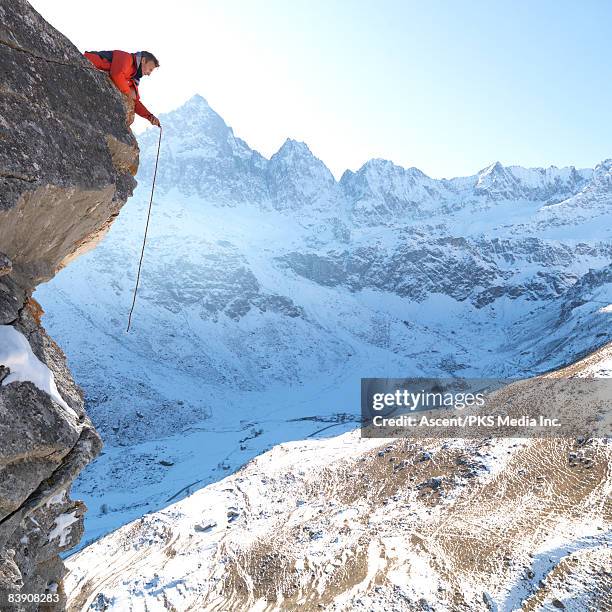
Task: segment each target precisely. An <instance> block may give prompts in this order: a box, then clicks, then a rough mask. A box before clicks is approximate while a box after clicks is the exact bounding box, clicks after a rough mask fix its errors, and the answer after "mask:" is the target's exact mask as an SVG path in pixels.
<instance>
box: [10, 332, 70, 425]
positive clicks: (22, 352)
mask: <svg viewBox="0 0 612 612" xmlns="http://www.w3.org/2000/svg"><path fill="white" fill-rule="evenodd" d="M0 365H3V366H6V367H8V368H9V369H10V371H11V372H10V374H9V375H8V376H7V377H6V378H5V379H4V380H3V381H2V384H3V385H9V384H10V383H12V382H16V381H21V382H26V381H29V382H31V383H33V384H34V385H36V386H37V387H38V388H39V389H40V390H41V391H44V392H45V393H48V394H49V395H50V396H51V397H52V398H53V401H55V402H57V403H58V404H59V405H60V406H61V407H62V408H64V410H66V411H68V412H69V413H70V414H71V415H72V416H74V418H76V417H77V415H76V413H75V412H74V410H72V408H70V406H68V404H67V403H66V402H65V401H64V400H63V399H62V396H61V395H60V394H59V391H58V390H57V385H56V384H55V378H54V377H53V373H52V372H51V370H50V369H49V368H48V367H47V366H46V365H45V364H44V363H42V362H41V361H40V359H38V357H36V355H34V353H33V352H32V348H31V347H30V345H29V343H28V341H27V340H26V338H25V336H24V335H23V334H21V333H20V332H18V331H17V330H16V329H15V328H14V327H12V326H11V325H0Z"/></svg>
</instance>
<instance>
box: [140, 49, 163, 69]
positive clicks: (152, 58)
mask: <svg viewBox="0 0 612 612" xmlns="http://www.w3.org/2000/svg"><path fill="white" fill-rule="evenodd" d="M140 59H143V60H149V61H150V62H154V63H155V67H156V68H159V61H158V59H157V58H156V57H155V56H154V55H153V54H152V53H151V52H150V51H141V52H140Z"/></svg>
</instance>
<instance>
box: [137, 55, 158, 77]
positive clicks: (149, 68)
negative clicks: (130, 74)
mask: <svg viewBox="0 0 612 612" xmlns="http://www.w3.org/2000/svg"><path fill="white" fill-rule="evenodd" d="M140 67H141V69H142V74H143V76H146V75H149V74H151V73H152V72H153V70H155V68H159V62H158V61H157V58H156V57H155V56H154V55H153V54H152V53H150V52H149V51H141V52H140Z"/></svg>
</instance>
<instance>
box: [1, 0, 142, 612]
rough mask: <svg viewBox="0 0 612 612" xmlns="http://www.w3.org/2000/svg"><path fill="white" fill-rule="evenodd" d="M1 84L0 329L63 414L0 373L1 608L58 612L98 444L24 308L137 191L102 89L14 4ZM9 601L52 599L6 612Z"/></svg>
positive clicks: (117, 111) (8, 7)
mask: <svg viewBox="0 0 612 612" xmlns="http://www.w3.org/2000/svg"><path fill="white" fill-rule="evenodd" d="M0 73H1V74H2V80H1V82H0V326H4V325H12V326H13V327H14V328H15V329H17V330H18V331H19V332H21V333H22V334H23V335H24V337H25V338H26V339H27V341H28V343H29V345H30V347H31V349H32V351H33V353H34V355H35V356H36V357H37V358H38V359H39V360H40V361H41V362H42V363H43V364H45V365H46V366H47V367H48V368H49V369H50V370H51V372H52V373H53V376H54V379H55V383H56V385H57V388H58V391H59V393H60V395H61V396H62V398H63V399H64V401H65V402H66V404H67V405H68V407H69V409H68V410H67V409H66V408H65V407H62V406H61V405H60V404H58V403H56V402H55V401H53V399H52V398H51V396H50V395H48V394H47V393H46V392H45V391H42V390H41V389H39V388H38V387H36V386H35V385H34V384H33V383H31V382H10V383H9V384H3V383H4V382H5V379H6V378H7V376H8V375H9V374H10V369H9V368H8V367H7V365H6V364H3V363H1V362H0V610H5V609H6V610H10V609H16V610H20V609H22V610H36V609H39V608H40V609H62V608H63V606H64V595H63V587H62V578H63V575H64V572H65V569H64V565H63V562H62V560H61V559H60V557H59V556H58V553H60V552H62V551H65V550H68V549H70V548H71V547H72V546H74V545H75V544H76V543H77V542H78V540H79V538H80V537H81V534H82V530H83V515H84V513H85V510H86V508H85V506H84V504H83V503H82V502H78V501H73V500H71V499H70V496H69V492H70V487H71V484H72V481H73V480H74V478H75V477H76V476H77V474H78V473H79V472H80V471H81V470H82V469H83V467H85V465H87V463H89V462H90V461H91V460H92V459H93V458H94V457H95V456H96V455H97V454H98V453H99V451H100V448H101V441H100V438H99V436H98V434H97V433H96V431H95V429H94V428H93V425H92V423H91V421H90V420H89V418H88V416H87V414H86V413H85V411H84V407H83V406H84V403H83V394H82V392H81V390H80V389H79V388H78V387H77V385H76V384H75V383H74V381H73V380H72V377H71V375H70V372H69V370H68V369H67V367H66V363H65V357H64V354H63V353H62V351H61V350H60V349H59V347H58V346H57V345H56V344H55V343H54V342H53V340H51V339H50V338H49V337H48V336H47V334H46V333H45V331H44V329H42V327H41V326H40V323H39V315H40V313H41V311H40V309H38V308H35V307H33V306H32V304H34V302H33V301H32V300H31V299H30V296H31V293H32V291H33V289H34V288H35V287H36V285H37V284H38V283H40V282H42V281H45V280H49V279H50V278H52V277H53V276H54V275H55V274H56V272H57V271H58V270H59V269H61V268H62V267H63V266H65V265H67V263H68V262H70V261H71V260H72V259H74V258H75V257H77V256H78V255H80V254H81V253H83V252H85V251H86V250H88V249H90V248H92V247H93V246H95V244H96V243H97V242H98V241H99V240H100V238H101V237H102V236H103V235H104V233H105V232H106V231H107V230H108V228H109V227H110V225H111V223H112V222H113V220H114V219H115V217H116V216H117V215H118V213H119V211H120V209H121V207H122V206H123V204H124V203H125V201H126V200H127V198H128V197H129V196H130V195H131V193H132V190H133V188H134V186H135V184H136V182H135V180H134V174H135V173H136V169H137V167H138V147H137V144H136V140H135V138H134V136H133V135H132V133H131V132H130V130H129V128H128V127H127V110H128V109H127V108H126V104H125V102H124V100H123V97H122V96H121V95H120V94H119V93H118V91H117V90H116V89H115V88H114V86H113V85H112V84H111V82H110V81H109V79H108V77H107V76H106V75H105V74H104V73H102V72H99V71H97V70H95V68H93V66H91V64H90V63H89V62H88V61H87V60H86V59H85V58H83V57H82V55H81V53H80V52H79V51H78V49H76V48H75V47H74V45H72V43H70V41H69V40H67V39H66V38H65V37H64V36H63V35H62V34H60V33H59V32H58V31H57V30H55V29H54V28H53V27H51V26H50V25H49V24H48V23H47V22H46V21H45V20H44V19H42V17H41V16H40V15H39V14H38V13H37V12H36V11H34V10H33V9H32V7H31V6H30V5H29V4H28V3H27V2H25V0H0ZM26 306H27V307H26ZM0 329H1V328H0ZM0 342H2V335H0ZM2 349H3V347H2V346H0V358H1V356H2V354H3V352H2ZM5 353H6V351H5ZM11 593H13V594H26V593H37V594H43V593H47V594H56V595H57V599H58V601H56V602H54V603H53V604H52V605H51V606H50V608H44V606H42V605H40V604H38V603H36V602H32V601H30V602H29V603H28V602H26V603H23V604H20V605H9V603H8V596H9V594H11Z"/></svg>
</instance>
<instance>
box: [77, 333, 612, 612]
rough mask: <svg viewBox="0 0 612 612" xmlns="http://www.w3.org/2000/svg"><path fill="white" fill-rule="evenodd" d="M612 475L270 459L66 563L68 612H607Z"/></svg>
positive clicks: (341, 457)
mask: <svg viewBox="0 0 612 612" xmlns="http://www.w3.org/2000/svg"><path fill="white" fill-rule="evenodd" d="M611 363H612V344H608V345H607V346H606V347H604V348H603V349H600V350H599V351H596V352H595V353H594V354H592V355H589V356H588V357H587V358H586V359H584V360H583V361H581V362H578V363H576V364H572V366H570V367H568V368H567V369H565V370H564V371H558V372H555V373H554V376H556V377H559V376H561V377H567V376H581V377H594V376H595V377H600V376H602V375H604V376H609V375H610V372H611V370H610V364H611ZM604 370H605V372H604ZM513 397H515V398H516V397H518V399H520V394H519V395H518V396H517V395H516V393H515V395H513ZM611 460H612V453H611V447H610V444H606V441H605V440H591V441H588V442H586V443H585V442H584V440H573V439H563V438H557V439H544V438H541V439H537V438H536V439H526V438H523V439H512V438H510V439H499V438H487V439H485V440H460V439H454V440H446V441H444V440H442V441H441V440H437V441H436V440H433V439H416V440H415V439H408V440H389V439H387V440H380V439H378V440H375V439H367V438H360V437H359V434H358V432H356V431H352V432H349V433H346V434H344V435H341V436H337V437H333V438H329V439H325V440H311V441H296V442H289V443H285V444H281V445H279V446H276V447H274V448H273V449H272V450H271V451H269V452H267V453H265V454H263V455H261V456H259V457H257V458H256V459H254V460H253V461H251V462H250V463H249V464H248V465H246V466H245V467H244V468H242V469H241V470H239V471H238V472H236V473H235V474H233V475H232V476H229V477H227V478H225V479H224V480H221V481H220V482H218V483H215V484H212V485H210V486H207V487H206V488H204V489H202V490H200V491H198V492H196V493H194V494H193V495H191V496H190V497H188V498H187V499H184V500H182V501H180V502H178V503H176V504H173V505H170V506H168V507H167V508H165V509H164V510H162V511H160V512H156V513H153V514H149V515H147V516H145V517H143V518H142V519H139V520H137V521H135V522H133V523H130V524H129V525H126V526H124V527H122V528H121V529H119V530H117V531H115V532H114V533H112V534H110V535H108V536H106V537H104V538H103V539H101V540H100V541H98V542H96V543H95V544H93V545H91V546H89V547H88V548H87V549H85V550H84V551H82V552H80V553H77V554H76V555H74V556H72V557H71V558H70V559H69V561H68V563H69V567H70V568H71V573H70V574H69V576H68V579H67V581H66V589H67V592H68V595H69V602H70V603H69V609H70V610H74V611H75V612H76V611H77V610H82V609H86V608H87V607H88V606H89V605H91V606H93V609H104V610H126V609H145V608H146V609H147V610H151V611H154V610H168V609H178V610H217V609H219V610H227V609H232V610H237V609H240V610H263V609H269V610H290V609H298V608H300V609H306V610H316V609H321V608H324V609H328V610H337V611H340V610H371V609H376V610H396V609H401V610H434V609H441V610H461V609H469V610H483V611H487V610H516V609H519V608H520V609H524V610H551V609H560V608H566V609H568V610H587V609H588V610H591V609H593V610H595V609H597V610H604V609H606V607H605V606H606V602H607V599H606V598H607V597H608V595H609V587H610V576H609V563H610V548H609V546H610V528H611V523H612V506H611V504H610V482H611V481H610V464H611V463H610V462H611Z"/></svg>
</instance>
